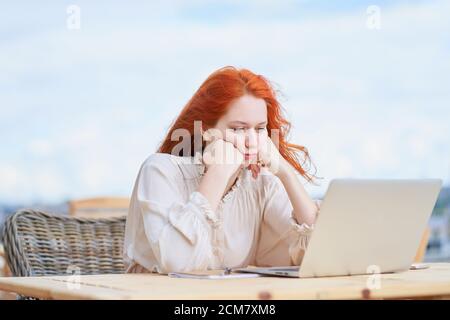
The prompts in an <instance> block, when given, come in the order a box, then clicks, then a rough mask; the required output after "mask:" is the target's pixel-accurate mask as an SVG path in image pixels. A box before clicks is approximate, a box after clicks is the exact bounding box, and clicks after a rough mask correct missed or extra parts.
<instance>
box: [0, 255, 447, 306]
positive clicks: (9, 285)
mask: <svg viewBox="0 0 450 320" xmlns="http://www.w3.org/2000/svg"><path fill="white" fill-rule="evenodd" d="M429 265H430V268H428V269H423V270H409V271H406V272H401V273H390V274H382V275H377V276H379V277H380V278H379V279H380V282H379V284H380V288H373V286H370V287H372V289H370V290H369V289H367V287H368V284H369V285H370V284H374V283H376V282H372V281H371V280H370V279H373V278H369V277H373V275H372V276H370V275H360V276H345V277H328V278H309V279H296V278H295V279H293V278H278V277H261V278H248V279H220V280H207V279H179V278H170V277H168V276H164V275H157V274H121V275H118V274H115V275H86V276H78V277H79V278H78V279H77V278H76V277H77V276H52V277H23V278H19V277H16V278H14V277H12V278H0V290H4V291H12V292H16V293H19V294H22V295H27V296H34V297H37V298H45V299H204V300H206V299H365V298H372V299H377V298H394V299H396V298H427V299H428V298H445V299H448V298H450V263H430V264H429ZM77 280H78V281H79V282H76V281H77Z"/></svg>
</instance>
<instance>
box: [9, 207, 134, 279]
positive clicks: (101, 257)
mask: <svg viewBox="0 0 450 320" xmlns="http://www.w3.org/2000/svg"><path fill="white" fill-rule="evenodd" d="M125 220H126V217H117V218H109V219H88V218H75V217H68V216H63V215H53V214H48V213H45V212H41V211H35V210H21V211H18V212H16V213H15V214H13V215H11V216H10V217H9V218H8V219H7V220H6V221H5V225H4V230H3V243H4V246H5V253H6V261H7V263H8V265H9V267H10V269H11V272H12V274H13V276H18V277H25V276H50V275H68V274H73V272H74V271H75V272H76V273H77V274H105V273H123V272H124V264H123V256H122V250H123V238H124V231H125Z"/></svg>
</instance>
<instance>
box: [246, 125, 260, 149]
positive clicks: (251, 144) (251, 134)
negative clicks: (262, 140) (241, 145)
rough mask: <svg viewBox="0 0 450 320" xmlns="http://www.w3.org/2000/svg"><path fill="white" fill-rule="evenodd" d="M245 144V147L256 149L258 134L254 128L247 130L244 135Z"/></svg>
mask: <svg viewBox="0 0 450 320" xmlns="http://www.w3.org/2000/svg"><path fill="white" fill-rule="evenodd" d="M245 146H246V147H247V149H256V148H257V146H258V135H257V134H256V132H255V130H254V129H250V130H248V131H247V135H246V137H245Z"/></svg>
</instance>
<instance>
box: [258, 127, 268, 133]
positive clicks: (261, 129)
mask: <svg viewBox="0 0 450 320" xmlns="http://www.w3.org/2000/svg"><path fill="white" fill-rule="evenodd" d="M264 130H266V127H261V128H258V131H259V132H261V131H264Z"/></svg>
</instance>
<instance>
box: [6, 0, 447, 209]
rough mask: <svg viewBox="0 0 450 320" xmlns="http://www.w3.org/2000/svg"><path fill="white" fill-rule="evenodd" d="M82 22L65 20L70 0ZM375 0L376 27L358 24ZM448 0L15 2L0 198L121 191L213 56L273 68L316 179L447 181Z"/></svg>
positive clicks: (213, 63) (215, 60) (10, 6)
mask: <svg viewBox="0 0 450 320" xmlns="http://www.w3.org/2000/svg"><path fill="white" fill-rule="evenodd" d="M71 4H75V5H78V6H79V7H80V9H81V29H80V30H69V29H68V28H67V27H66V21H67V18H68V14H67V13H66V9H67V6H68V5H71ZM369 5H377V6H378V7H379V8H380V10H381V11H380V12H381V16H380V17H381V20H380V21H381V24H380V26H381V28H380V29H379V30H373V29H369V28H367V26H366V21H367V13H366V10H367V7H368V6H369ZM449 14H450V4H449V2H448V1H378V2H365V1H346V2H337V1H336V2H335V1H282V2H281V1H268V0H263V1H256V0H254V1H245V2H244V1H214V2H211V1H204V0H196V1H172V2H170V4H168V3H167V2H165V1H164V2H163V1H159V2H158V1H153V2H150V3H148V2H146V1H140V2H139V1H138V2H133V6H131V5H130V4H129V3H125V2H111V1H63V2H59V1H41V2H39V3H28V2H25V1H15V2H10V3H7V4H3V5H2V10H1V12H0V137H1V145H0V181H1V183H0V203H24V204H25V203H32V202H37V201H39V202H58V201H64V200H66V199H69V198H76V197H85V196H95V195H125V196H127V195H129V194H130V193H131V190H132V187H133V183H134V180H135V178H136V174H137V171H138V169H139V166H140V164H141V163H142V162H143V161H144V160H145V158H146V157H147V156H148V155H150V154H151V153H153V152H154V151H155V149H156V147H157V145H158V143H159V141H160V140H161V139H162V138H163V136H164V133H165V130H167V128H168V125H169V124H170V122H171V121H172V120H173V119H174V117H175V116H176V115H177V114H178V112H179V111H180V110H181V108H182V107H183V106H184V104H185V103H186V102H187V101H188V99H189V98H190V97H191V96H192V94H193V93H194V91H195V90H196V89H197V88H198V86H199V85H200V84H201V82H202V81H203V80H204V79H205V78H206V77H207V76H208V75H209V74H210V73H211V72H212V71H214V70H215V69H217V68H219V67H222V66H225V65H235V66H237V67H245V68H249V69H251V70H253V71H255V72H257V73H260V74H263V75H265V76H266V77H268V78H269V79H270V80H272V81H274V82H275V83H276V85H277V88H278V89H280V90H281V91H282V92H283V96H282V97H281V102H282V104H283V106H284V108H285V109H286V111H287V115H288V117H289V119H290V120H291V122H292V123H293V130H292V134H291V139H292V141H294V142H297V143H300V144H304V145H306V146H307V147H308V148H309V150H310V152H311V155H312V158H313V160H314V163H315V164H316V166H317V168H318V172H317V173H318V175H319V176H321V177H323V178H324V179H323V180H322V181H321V185H320V186H310V185H306V187H307V189H308V190H309V191H310V192H311V193H313V194H320V193H322V192H323V191H324V190H325V189H326V186H327V184H328V182H329V180H330V179H333V178H337V177H356V178H389V177H391V178H424V177H437V178H442V179H444V180H445V182H446V183H447V184H448V183H449V182H450V181H449V180H450V151H449V150H450V148H449V147H450V128H449V120H450V108H449V104H450V90H449V83H450V59H449V57H450V41H449V39H450V21H449V19H448V16H449Z"/></svg>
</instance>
